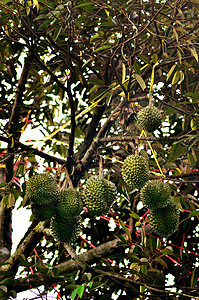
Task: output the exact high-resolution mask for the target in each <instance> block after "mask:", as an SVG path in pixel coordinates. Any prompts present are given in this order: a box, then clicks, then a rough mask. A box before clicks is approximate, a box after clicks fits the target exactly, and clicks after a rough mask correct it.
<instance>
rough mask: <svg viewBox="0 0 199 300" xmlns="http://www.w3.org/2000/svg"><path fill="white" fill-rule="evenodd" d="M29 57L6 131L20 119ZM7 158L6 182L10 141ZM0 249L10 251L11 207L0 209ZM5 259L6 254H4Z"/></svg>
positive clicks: (9, 173) (11, 162) (9, 169)
mask: <svg viewBox="0 0 199 300" xmlns="http://www.w3.org/2000/svg"><path fill="white" fill-rule="evenodd" d="M31 58H32V54H31V53H29V54H28V55H27V57H26V58H25V61H24V66H23V70H22V72H21V76H20V79H19V81H18V86H17V89H16V94H15V100H14V104H13V107H12V112H11V116H10V119H9V123H8V132H9V133H13V132H12V128H13V126H15V125H17V124H18V123H19V121H20V114H21V107H22V104H23V94H24V91H25V85H26V82H27V79H28V74H29V71H30V68H31V63H32V61H31ZM13 136H14V138H15V139H17V140H18V139H19V137H20V132H14V134H13ZM7 154H8V159H7V160H6V182H10V181H11V180H12V178H13V175H14V173H13V172H14V171H13V168H14V149H13V148H11V142H9V143H8V147H7ZM0 242H1V245H0V249H4V251H5V249H7V252H9V253H10V251H11V248H12V207H9V208H7V207H5V208H4V209H3V210H2V211H1V220H0ZM5 259H6V256H5Z"/></svg>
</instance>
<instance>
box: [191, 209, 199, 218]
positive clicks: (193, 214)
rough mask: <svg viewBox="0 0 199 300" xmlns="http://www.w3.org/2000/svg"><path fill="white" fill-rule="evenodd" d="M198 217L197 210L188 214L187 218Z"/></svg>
mask: <svg viewBox="0 0 199 300" xmlns="http://www.w3.org/2000/svg"><path fill="white" fill-rule="evenodd" d="M195 216H199V210H195V211H192V212H190V213H189V217H195Z"/></svg>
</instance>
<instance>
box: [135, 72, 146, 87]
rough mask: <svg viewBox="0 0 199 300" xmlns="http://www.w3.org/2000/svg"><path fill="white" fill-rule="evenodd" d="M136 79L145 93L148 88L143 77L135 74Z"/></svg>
mask: <svg viewBox="0 0 199 300" xmlns="http://www.w3.org/2000/svg"><path fill="white" fill-rule="evenodd" d="M135 78H136V80H137V82H138V83H139V85H140V86H141V88H142V90H143V91H144V90H145V88H146V84H145V82H144V80H143V78H142V76H141V75H139V74H135Z"/></svg>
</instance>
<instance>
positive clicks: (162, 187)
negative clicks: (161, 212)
mask: <svg viewBox="0 0 199 300" xmlns="http://www.w3.org/2000/svg"><path fill="white" fill-rule="evenodd" d="M170 196H171V190H170V187H169V185H168V184H167V183H164V182H162V181H160V180H149V181H148V182H147V183H146V184H145V185H144V186H143V188H142V189H141V192H140V199H141V201H142V202H143V204H144V205H145V206H146V207H147V208H148V209H156V208H160V207H164V206H166V205H167V204H168V203H169V202H170Z"/></svg>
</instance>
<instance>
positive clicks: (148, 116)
mask: <svg viewBox="0 0 199 300" xmlns="http://www.w3.org/2000/svg"><path fill="white" fill-rule="evenodd" d="M137 123H138V125H139V126H140V127H142V128H143V129H146V130H147V131H148V132H153V131H155V130H156V129H157V128H158V127H159V126H160V125H161V123H162V115H161V111H160V110H159V109H158V108H157V107H155V106H152V107H149V106H146V107H144V108H142V109H141V110H140V111H139V112H138V114H137Z"/></svg>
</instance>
